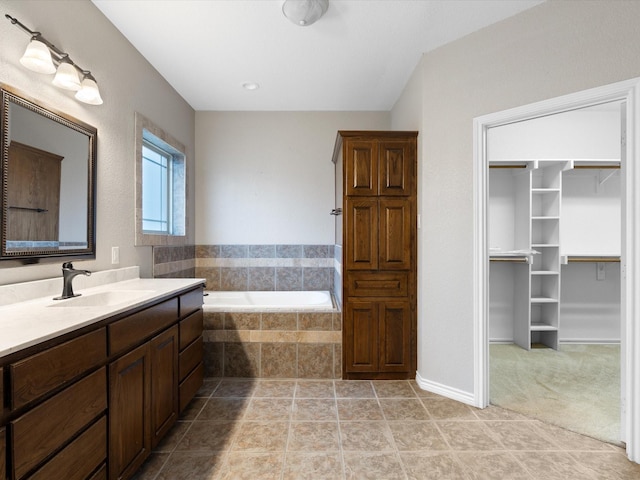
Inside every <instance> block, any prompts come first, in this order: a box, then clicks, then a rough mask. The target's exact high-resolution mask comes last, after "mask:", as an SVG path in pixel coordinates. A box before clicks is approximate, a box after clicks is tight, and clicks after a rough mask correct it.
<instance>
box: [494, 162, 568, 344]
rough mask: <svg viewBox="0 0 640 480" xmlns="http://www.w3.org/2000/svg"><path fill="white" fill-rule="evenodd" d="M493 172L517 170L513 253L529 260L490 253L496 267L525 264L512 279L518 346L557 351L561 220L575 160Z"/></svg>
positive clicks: (517, 164) (520, 164)
mask: <svg viewBox="0 0 640 480" xmlns="http://www.w3.org/2000/svg"><path fill="white" fill-rule="evenodd" d="M490 167H491V168H512V169H514V170H513V172H514V180H515V182H516V189H515V202H516V206H515V211H516V216H515V217H516V218H515V219H514V227H515V232H514V241H515V247H516V248H518V249H520V250H522V251H530V252H531V253H530V254H524V255H521V256H512V255H511V254H510V253H507V254H506V255H505V254H500V253H492V254H491V255H490V259H491V260H492V261H518V262H522V263H525V264H526V265H525V266H524V267H526V268H519V269H518V271H517V272H516V275H515V278H514V288H515V294H516V299H515V310H514V311H515V315H516V318H515V323H514V341H515V343H516V344H517V345H519V346H521V347H522V348H525V349H527V350H530V349H531V348H532V346H536V345H538V344H542V345H545V346H547V347H550V348H553V349H557V348H558V330H559V327H560V284H561V282H560V276H561V268H560V265H561V261H562V259H561V256H560V218H561V204H562V172H563V171H565V170H567V169H570V168H573V161H572V160H527V161H523V162H493V163H491V164H490Z"/></svg>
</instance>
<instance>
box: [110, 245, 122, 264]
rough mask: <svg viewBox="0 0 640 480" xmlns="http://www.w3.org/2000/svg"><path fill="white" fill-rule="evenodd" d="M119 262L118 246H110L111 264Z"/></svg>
mask: <svg viewBox="0 0 640 480" xmlns="http://www.w3.org/2000/svg"><path fill="white" fill-rule="evenodd" d="M119 263H120V247H111V265H117V264H119Z"/></svg>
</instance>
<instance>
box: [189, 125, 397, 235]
mask: <svg viewBox="0 0 640 480" xmlns="http://www.w3.org/2000/svg"><path fill="white" fill-rule="evenodd" d="M389 117H390V116H389V113H388V112H197V113H196V156H197V158H198V162H197V165H196V177H197V180H196V242H197V244H203V245H211V244H245V245H247V244H325V245H326V244H333V243H334V217H333V216H331V215H329V212H330V211H331V209H333V208H334V165H333V163H332V162H331V158H332V155H333V146H334V143H335V139H336V134H337V131H338V130H388V129H389V125H390V124H389Z"/></svg>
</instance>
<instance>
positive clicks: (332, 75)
mask: <svg viewBox="0 0 640 480" xmlns="http://www.w3.org/2000/svg"><path fill="white" fill-rule="evenodd" d="M92 1H93V3H94V4H95V5H96V6H97V7H98V8H99V9H100V10H101V11H102V12H103V13H104V15H105V16H106V17H107V18H108V19H109V20H110V21H111V22H112V23H113V24H114V25H115V26H116V28H118V30H120V31H121V32H122V34H123V35H124V36H125V37H126V38H127V39H128V40H129V41H130V42H131V43H132V44H133V46H134V47H135V48H136V49H138V51H139V52H140V53H141V54H142V55H143V56H144V57H145V58H146V59H147V60H148V61H149V62H150V63H151V65H153V66H154V67H155V68H156V69H157V70H158V72H160V74H161V75H162V76H163V77H164V78H165V79H166V80H167V81H168V82H169V83H170V84H171V85H172V86H173V88H174V89H175V90H176V91H177V92H178V93H179V94H180V95H181V96H182V97H183V98H184V99H185V100H186V101H187V102H188V103H189V104H190V105H191V106H192V107H193V108H194V109H195V110H199V111H202V110H221V111H227V110H248V111H261V110H265V111H269V110H278V111H376V110H378V111H388V110H390V109H391V108H392V107H393V105H394V103H395V102H396V100H397V99H398V97H399V95H400V93H401V92H402V89H403V88H404V86H405V85H406V83H407V81H408V79H409V77H410V76H411V73H412V72H413V70H414V69H415V67H416V65H417V64H418V62H419V60H420V57H421V55H422V54H423V53H424V52H428V51H431V50H433V49H435V48H437V47H439V46H441V45H444V44H446V43H448V42H451V41H453V40H456V39H458V38H461V37H463V36H465V35H468V34H469V33H472V32H474V31H476V30H479V29H481V28H483V27H485V26H487V25H490V24H492V23H495V22H498V21H500V20H503V19H505V18H507V17H510V16H512V15H515V14H517V13H519V12H521V11H523V10H526V9H528V8H531V7H533V6H535V5H537V4H539V3H541V0H330V1H329V10H328V11H327V13H326V14H325V15H324V17H322V18H321V19H320V20H319V21H318V22H316V23H315V24H313V25H310V26H307V27H300V26H297V25H294V24H293V23H291V22H290V21H289V20H288V19H286V18H285V17H284V15H283V14H282V3H283V0H155V1H149V0H119V1H114V0H92ZM246 82H255V83H258V84H259V85H260V88H258V89H257V90H251V91H249V90H246V89H244V88H243V87H242V85H243V84H244V83H246Z"/></svg>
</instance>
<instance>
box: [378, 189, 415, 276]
mask: <svg viewBox="0 0 640 480" xmlns="http://www.w3.org/2000/svg"><path fill="white" fill-rule="evenodd" d="M411 222H412V216H411V202H410V201H408V200H401V199H391V200H387V199H380V219H379V225H380V229H379V235H380V262H379V265H378V268H379V269H380V270H409V269H410V268H411V248H412V247H411V231H412V225H411Z"/></svg>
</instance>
